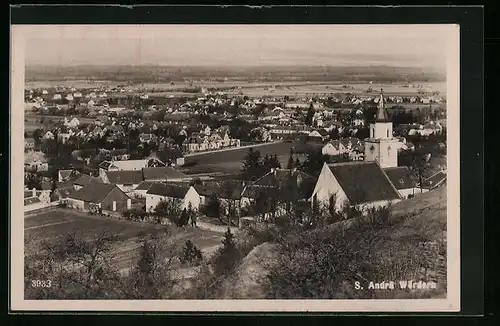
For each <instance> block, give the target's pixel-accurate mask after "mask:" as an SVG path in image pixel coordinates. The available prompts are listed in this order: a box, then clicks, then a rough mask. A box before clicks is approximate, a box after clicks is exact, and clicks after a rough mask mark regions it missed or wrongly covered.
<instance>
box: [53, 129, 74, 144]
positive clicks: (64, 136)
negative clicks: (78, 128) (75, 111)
mask: <svg viewBox="0 0 500 326" xmlns="http://www.w3.org/2000/svg"><path fill="white" fill-rule="evenodd" d="M71 136H72V134H70V133H65V132H60V133H58V134H57V139H58V140H60V141H61V142H62V143H63V144H64V143H66V142H67V141H68V140H69V139H70V138H71Z"/></svg>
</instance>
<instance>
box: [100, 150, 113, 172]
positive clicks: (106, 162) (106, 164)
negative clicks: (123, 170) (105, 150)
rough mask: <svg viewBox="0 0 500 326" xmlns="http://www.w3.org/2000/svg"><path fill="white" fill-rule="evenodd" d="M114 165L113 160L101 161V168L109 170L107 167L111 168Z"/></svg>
mask: <svg viewBox="0 0 500 326" xmlns="http://www.w3.org/2000/svg"><path fill="white" fill-rule="evenodd" d="M97 155H99V156H101V155H103V154H101V153H99V154H97ZM104 155H106V154H104ZM112 165H113V162H111V161H104V162H101V164H99V167H100V168H101V169H104V170H107V169H109V168H110V167H111V166H112Z"/></svg>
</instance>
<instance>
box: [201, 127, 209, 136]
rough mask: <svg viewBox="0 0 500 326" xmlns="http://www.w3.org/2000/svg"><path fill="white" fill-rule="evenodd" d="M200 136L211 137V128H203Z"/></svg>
mask: <svg viewBox="0 0 500 326" xmlns="http://www.w3.org/2000/svg"><path fill="white" fill-rule="evenodd" d="M200 134H205V135H207V136H210V135H211V134H212V129H211V128H210V127H209V126H206V127H205V128H202V129H201V130H200Z"/></svg>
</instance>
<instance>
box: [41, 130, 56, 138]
mask: <svg viewBox="0 0 500 326" xmlns="http://www.w3.org/2000/svg"><path fill="white" fill-rule="evenodd" d="M42 138H43V139H54V133H52V131H50V130H48V131H47V132H46V133H45V134H44V135H43V137H42Z"/></svg>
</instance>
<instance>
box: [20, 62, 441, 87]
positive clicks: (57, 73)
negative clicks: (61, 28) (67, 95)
mask: <svg viewBox="0 0 500 326" xmlns="http://www.w3.org/2000/svg"><path fill="white" fill-rule="evenodd" d="M25 74H26V81H28V82H29V81H49V80H50V81H59V80H60V81H64V80H82V79H83V80H85V79H93V80H107V81H115V82H132V83H149V82H167V81H181V80H184V79H194V80H207V79H221V80H222V81H223V80H225V79H228V80H239V81H245V80H248V81H269V82H273V81H276V82H279V81H338V82H367V81H373V82H376V81H380V82H401V81H403V82H404V81H408V80H410V81H427V82H433V81H445V80H446V79H445V73H444V72H443V71H437V70H435V69H432V68H428V69H424V68H415V67H390V66H359V67H345V66H342V67H335V66H268V67H182V66H153V65H144V66H99V65H95V66H89V65H85V66H83V65H82V66H38V65H37V66H27V67H26V70H25Z"/></svg>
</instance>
